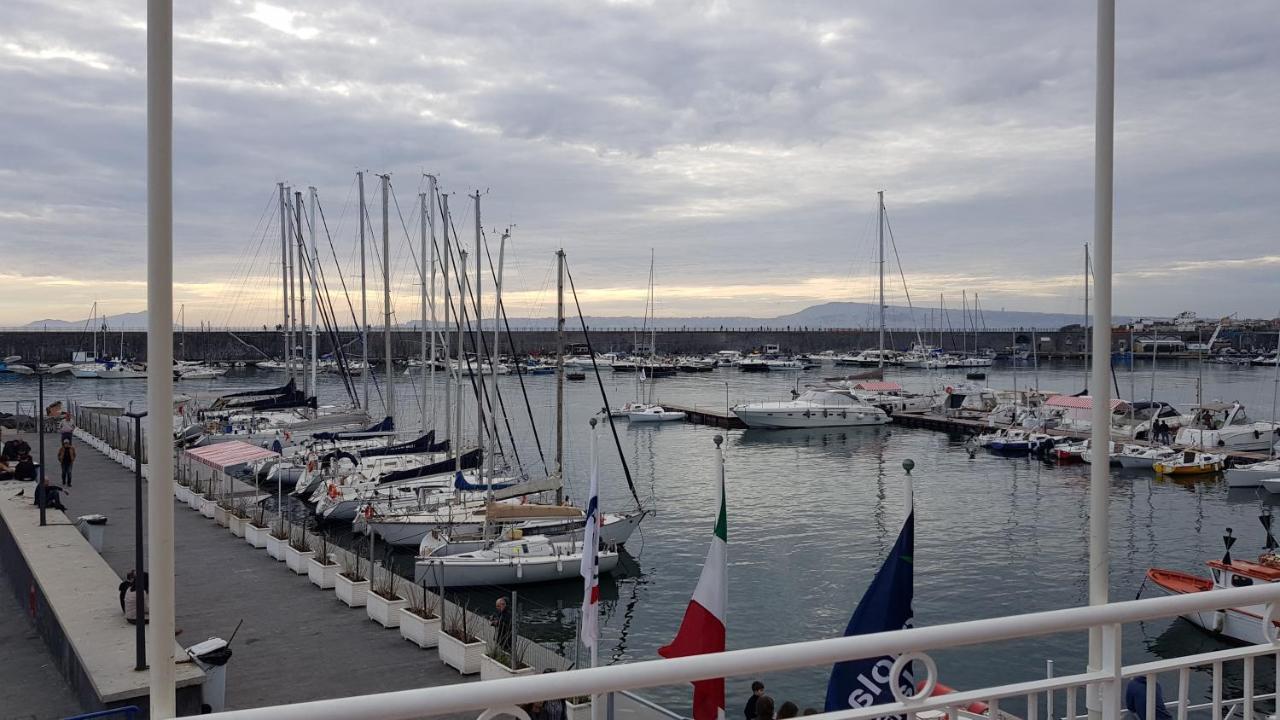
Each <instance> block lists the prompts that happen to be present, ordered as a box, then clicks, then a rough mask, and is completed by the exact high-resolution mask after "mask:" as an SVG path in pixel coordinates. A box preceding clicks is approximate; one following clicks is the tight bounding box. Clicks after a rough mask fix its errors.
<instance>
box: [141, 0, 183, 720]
mask: <svg viewBox="0 0 1280 720" xmlns="http://www.w3.org/2000/svg"><path fill="white" fill-rule="evenodd" d="M147 413H148V414H147V444H148V447H147V458H148V465H149V470H148V475H147V480H148V482H147V544H148V545H149V546H150V547H149V548H148V549H149V550H150V554H151V562H150V565H149V568H150V570H149V573H150V580H149V582H150V604H151V607H150V612H151V632H150V633H149V634H148V636H147V642H148V644H149V645H150V647H149V648H148V649H147V656H148V657H149V658H151V669H150V684H151V688H150V692H151V717H152V718H171V717H174V715H175V714H176V713H175V710H176V700H175V689H174V661H175V658H174V652H173V648H174V643H173V630H174V579H173V2H172V0H147Z"/></svg>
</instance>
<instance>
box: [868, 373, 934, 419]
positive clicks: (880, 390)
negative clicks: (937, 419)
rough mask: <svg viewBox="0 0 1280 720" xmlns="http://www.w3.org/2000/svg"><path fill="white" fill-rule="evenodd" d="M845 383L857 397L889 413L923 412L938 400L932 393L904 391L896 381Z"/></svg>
mask: <svg viewBox="0 0 1280 720" xmlns="http://www.w3.org/2000/svg"><path fill="white" fill-rule="evenodd" d="M846 385H848V388H849V390H851V391H852V392H853V394H854V395H856V396H857V397H858V399H860V400H862V401H863V402H865V403H867V404H868V405H874V406H876V407H878V408H880V409H881V410H884V411H885V412H886V413H889V414H893V413H896V412H904V411H905V412H924V411H925V410H928V409H929V408H931V407H933V406H934V404H935V403H937V401H938V399H937V397H936V396H934V395H917V394H915V393H909V392H906V391H904V390H903V389H902V386H901V385H899V384H898V383H896V382H882V381H878V380H861V381H859V382H856V383H846Z"/></svg>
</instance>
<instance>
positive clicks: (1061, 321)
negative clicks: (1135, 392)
mask: <svg viewBox="0 0 1280 720" xmlns="http://www.w3.org/2000/svg"><path fill="white" fill-rule="evenodd" d="M1080 320H1081V317H1080V315H1079V314H1078V313H1077V314H1066V313H1038V312H1021V311H1017V310H983V311H982V313H981V315H979V316H978V318H977V319H976V322H977V326H978V328H979V329H982V328H992V329H997V328H1015V327H1022V328H1030V327H1035V328H1044V329H1046V330H1050V329H1057V328H1060V327H1063V326H1066V325H1074V324H1077V323H1079V322H1080ZM1129 320H1130V318H1128V317H1123V316H1116V317H1115V318H1114V321H1115V322H1117V323H1124V322H1129ZM86 322H87V321H86V320H37V321H35V322H32V323H28V324H27V325H26V326H25V327H28V328H31V329H33V330H40V329H46V328H47V329H49V330H79V329H82V328H84V327H85V323H86ZM939 322H941V324H942V327H943V328H947V327H950V328H951V329H954V330H959V329H961V328H963V327H965V326H966V320H965V319H964V313H962V312H961V311H960V309H959V308H956V309H948V310H947V313H946V316H945V317H943V318H942V319H941V320H940V319H939V317H938V312H937V310H936V309H934V310H933V312H932V317H931V315H930V310H929V309H928V308H916V310H915V311H914V313H913V312H912V311H911V310H910V309H908V308H905V307H901V306H896V305H891V306H889V307H888V308H886V309H885V324H886V325H887V326H888V327H890V328H893V329H896V330H901V329H910V328H916V327H920V328H930V327H934V326H936V325H937V324H938V323H939ZM967 322H969V323H972V322H974V318H973V313H972V311H970V319H969V320H968V321H967ZM106 324H107V327H108V328H111V329H113V330H142V329H146V327H147V313H146V312H145V311H143V312H135V313H122V314H120V315H109V316H107V318H106ZM587 324H588V325H589V326H591V327H594V328H626V329H630V328H639V327H641V326H643V325H644V318H640V317H633V316H588V317H587ZM653 324H654V325H655V326H657V327H659V328H690V329H714V328H721V327H723V328H752V327H760V326H764V327H771V328H782V327H793V328H794V327H806V328H819V329H821V328H872V327H877V326H878V325H879V318H878V316H877V314H876V306H875V304H873V303H856V302H829V303H823V304H821V305H814V306H812V307H807V308H805V309H803V310H801V311H799V312H795V313H791V314H790V315H780V316H778V317H771V318H753V317H741V316H738V317H669V318H664V317H660V318H658V319H657V320H655V321H653ZM555 326H556V321H555V318H550V317H544V318H516V317H513V318H511V327H512V328H519V329H554V328H555ZM575 326H576V321H574V322H571V323H570V324H569V329H573V328H574V327H575ZM400 327H403V328H415V327H417V323H416V322H409V323H404V324H402V325H401V326H400Z"/></svg>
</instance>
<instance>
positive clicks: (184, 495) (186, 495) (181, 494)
mask: <svg viewBox="0 0 1280 720" xmlns="http://www.w3.org/2000/svg"><path fill="white" fill-rule="evenodd" d="M173 498H174V499H175V500H177V501H178V502H180V503H185V502H187V501H189V500H190V498H191V488H189V487H187V486H186V485H174V486H173Z"/></svg>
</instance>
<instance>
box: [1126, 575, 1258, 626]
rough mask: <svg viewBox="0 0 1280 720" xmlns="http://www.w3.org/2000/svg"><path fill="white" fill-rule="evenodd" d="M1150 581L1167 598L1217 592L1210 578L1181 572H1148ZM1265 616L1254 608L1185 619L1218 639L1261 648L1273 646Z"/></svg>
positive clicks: (1198, 614) (1195, 614)
mask: <svg viewBox="0 0 1280 720" xmlns="http://www.w3.org/2000/svg"><path fill="white" fill-rule="evenodd" d="M1147 580H1149V581H1150V582H1151V584H1152V585H1153V586H1154V587H1155V588H1156V589H1157V590H1159V591H1160V592H1162V593H1164V594H1165V595H1186V594H1189V593H1195V592H1211V591H1212V588H1213V583H1212V582H1211V581H1210V580H1209V579H1208V578H1202V577H1197V576H1195V575H1191V574H1189V573H1184V572H1178V571H1177V570H1162V569H1159V568H1152V569H1151V570H1148V571H1147ZM1264 613H1265V609H1264V608H1263V607H1262V606H1261V605H1251V606H1247V607H1243V608H1227V609H1225V610H1201V611H1198V612H1193V613H1188V614H1186V615H1183V616H1182V618H1183V619H1185V620H1186V621H1188V622H1190V623H1191V624H1192V625H1195V626H1196V627H1198V628H1201V629H1203V630H1205V631H1207V632H1210V633H1212V634H1214V635H1218V636H1222V637H1227V638H1231V639H1232V640H1237V641H1239V642H1242V643H1247V644H1249V645H1261V644H1264V643H1266V644H1269V643H1270V642H1271V641H1270V640H1269V639H1267V637H1266V634H1265V633H1264V631H1263V619H1262V618H1263V615H1264Z"/></svg>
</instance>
